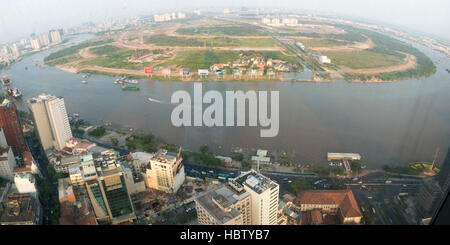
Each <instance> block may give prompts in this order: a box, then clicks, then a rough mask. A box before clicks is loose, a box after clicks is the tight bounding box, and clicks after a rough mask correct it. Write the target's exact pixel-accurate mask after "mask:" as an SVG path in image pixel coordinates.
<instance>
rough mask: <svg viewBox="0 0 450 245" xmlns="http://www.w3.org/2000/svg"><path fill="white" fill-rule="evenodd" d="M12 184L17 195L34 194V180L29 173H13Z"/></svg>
mask: <svg viewBox="0 0 450 245" xmlns="http://www.w3.org/2000/svg"><path fill="white" fill-rule="evenodd" d="M14 184H15V185H16V188H17V190H18V191H19V193H35V192H36V186H35V179H34V176H33V174H32V173H31V172H15V173H14Z"/></svg>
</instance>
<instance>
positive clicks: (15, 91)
mask: <svg viewBox="0 0 450 245" xmlns="http://www.w3.org/2000/svg"><path fill="white" fill-rule="evenodd" d="M12 97H14V98H16V99H18V98H20V97H22V93H20V91H19V89H18V88H14V90H13V92H12Z"/></svg>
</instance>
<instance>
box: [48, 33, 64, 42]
mask: <svg viewBox="0 0 450 245" xmlns="http://www.w3.org/2000/svg"><path fill="white" fill-rule="evenodd" d="M50 36H51V38H52V43H61V42H62V39H61V33H60V32H59V31H58V30H51V31H50Z"/></svg>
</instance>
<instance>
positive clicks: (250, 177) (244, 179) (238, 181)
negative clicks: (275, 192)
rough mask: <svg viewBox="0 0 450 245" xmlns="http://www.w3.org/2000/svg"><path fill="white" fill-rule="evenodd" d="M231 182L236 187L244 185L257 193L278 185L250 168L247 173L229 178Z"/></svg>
mask: <svg viewBox="0 0 450 245" xmlns="http://www.w3.org/2000/svg"><path fill="white" fill-rule="evenodd" d="M231 183H232V184H234V185H236V186H237V187H243V186H244V185H245V186H247V187H249V188H250V189H252V190H253V191H255V192H257V193H259V194H260V193H263V192H264V191H266V190H267V189H270V188H272V187H275V186H278V184H276V183H275V182H273V181H272V180H270V179H269V178H267V177H266V176H264V175H262V174H260V173H258V172H256V171H255V170H250V171H249V172H247V173H243V174H241V175H239V176H238V177H236V178H235V179H233V180H231Z"/></svg>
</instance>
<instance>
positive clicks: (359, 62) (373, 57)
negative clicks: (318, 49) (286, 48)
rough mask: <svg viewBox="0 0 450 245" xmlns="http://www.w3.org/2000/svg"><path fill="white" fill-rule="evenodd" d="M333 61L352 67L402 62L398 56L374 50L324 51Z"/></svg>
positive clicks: (387, 65)
mask: <svg viewBox="0 0 450 245" xmlns="http://www.w3.org/2000/svg"><path fill="white" fill-rule="evenodd" d="M322 53H323V55H326V56H328V57H329V58H330V59H331V62H333V63H335V64H336V65H338V66H344V67H348V68H351V69H365V68H380V67H389V66H394V65H398V64H401V63H402V61H403V59H402V58H400V57H398V56H393V55H388V54H381V53H377V52H373V51H368V50H362V51H327V52H322Z"/></svg>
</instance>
